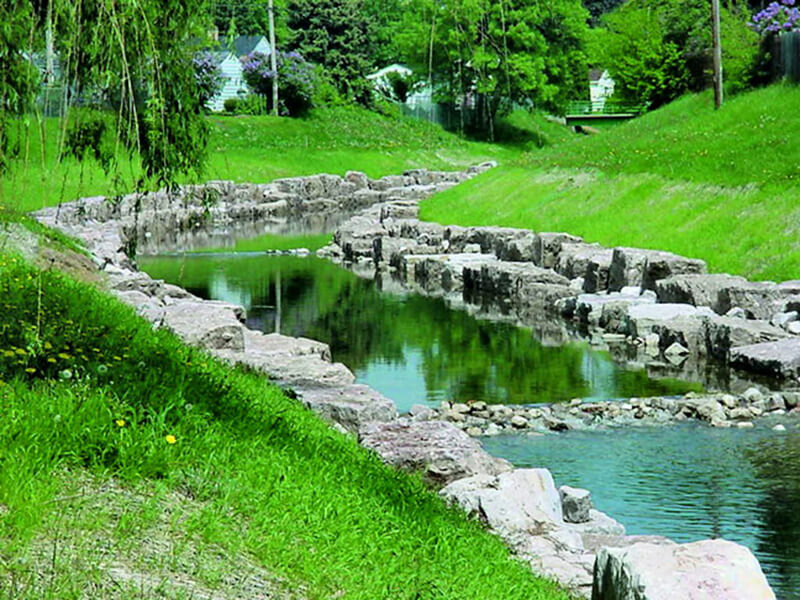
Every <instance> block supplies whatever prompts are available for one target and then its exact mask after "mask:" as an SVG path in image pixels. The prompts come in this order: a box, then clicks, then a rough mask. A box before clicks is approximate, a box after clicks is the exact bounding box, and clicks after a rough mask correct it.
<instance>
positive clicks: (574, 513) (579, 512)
mask: <svg viewBox="0 0 800 600" xmlns="http://www.w3.org/2000/svg"><path fill="white" fill-rule="evenodd" d="M558 493H559V494H560V495H561V508H562V511H563V514H564V521H566V522H567V523H586V522H587V521H589V519H590V516H589V511H590V510H592V508H594V507H593V506H592V494H591V492H590V491H589V490H583V489H580V488H573V487H569V486H568V485H562V486H561V487H560V488H558Z"/></svg>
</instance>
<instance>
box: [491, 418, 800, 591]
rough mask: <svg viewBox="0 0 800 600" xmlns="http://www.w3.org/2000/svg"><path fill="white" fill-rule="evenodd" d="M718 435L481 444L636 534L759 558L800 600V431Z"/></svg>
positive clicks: (656, 432) (764, 429)
mask: <svg viewBox="0 0 800 600" xmlns="http://www.w3.org/2000/svg"><path fill="white" fill-rule="evenodd" d="M771 425H772V423H770V422H765V421H762V422H759V423H758V424H757V427H756V429H752V430H739V429H714V428H711V427H708V426H706V425H702V424H698V423H685V424H680V425H675V426H670V427H659V428H646V429H643V428H630V429H618V430H613V431H570V432H568V433H565V434H560V435H548V436H543V437H536V436H498V437H495V438H484V446H485V447H486V449H487V450H488V451H489V453H491V454H493V455H495V456H501V457H503V458H507V459H508V460H510V461H511V462H513V463H514V464H515V465H516V466H518V467H546V468H548V469H550V471H551V472H552V473H553V477H554V478H555V480H556V482H557V484H558V485H571V486H574V487H582V488H586V489H589V490H591V491H592V498H593V500H594V504H595V506H596V507H597V508H598V509H599V510H602V511H603V512H606V513H608V514H610V515H611V516H613V517H615V518H616V519H617V520H619V521H621V522H622V523H623V524H624V525H625V527H626V529H627V532H628V533H629V534H641V535H664V536H667V537H669V538H672V539H674V540H676V541H679V542H692V541H697V540H700V539H707V538H718V537H724V538H725V539H727V540H731V541H734V542H738V543H740V544H743V545H745V546H747V547H748V548H750V549H751V550H752V551H753V552H754V553H755V554H756V556H757V557H758V559H759V562H760V563H761V567H762V569H763V570H764V572H765V573H766V575H767V578H768V579H769V580H770V584H771V585H772V587H773V589H774V590H775V592H776V593H777V594H778V598H780V599H783V600H800V429H798V424H797V422H796V421H787V429H788V431H787V432H786V433H776V432H773V431H771V430H770V427H771Z"/></svg>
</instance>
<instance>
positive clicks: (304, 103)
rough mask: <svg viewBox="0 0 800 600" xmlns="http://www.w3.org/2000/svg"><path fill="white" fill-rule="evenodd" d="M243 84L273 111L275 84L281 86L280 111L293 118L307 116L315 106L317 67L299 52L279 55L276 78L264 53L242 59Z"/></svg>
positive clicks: (280, 53)
mask: <svg viewBox="0 0 800 600" xmlns="http://www.w3.org/2000/svg"><path fill="white" fill-rule="evenodd" d="M242 63H243V66H242V69H243V71H244V80H245V81H246V82H247V85H248V86H250V89H251V90H253V92H255V93H256V94H258V95H260V96H263V97H264V98H266V99H267V103H268V107H269V108H272V106H271V102H272V82H273V80H274V79H275V77H276V75H277V77H278V82H279V98H280V100H279V102H280V106H279V107H278V108H279V111H280V113H281V114H284V115H288V116H291V117H294V116H298V115H301V114H303V113H305V112H307V111H308V110H309V109H310V108H311V107H312V105H313V97H314V88H315V87H316V74H315V71H314V66H313V65H312V64H311V63H309V62H308V61H306V60H305V59H304V58H303V57H302V56H301V55H300V54H299V53H298V52H279V53H278V55H277V57H276V64H277V69H278V71H277V74H276V73H275V72H274V71H273V70H272V68H271V65H270V58H269V56H267V55H266V54H263V53H261V52H252V53H250V54H248V55H247V56H243V57H242Z"/></svg>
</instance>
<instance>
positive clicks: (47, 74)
mask: <svg viewBox="0 0 800 600" xmlns="http://www.w3.org/2000/svg"><path fill="white" fill-rule="evenodd" d="M44 39H45V42H44V60H45V67H44V82H45V85H50V84H51V83H53V80H54V79H55V77H54V74H55V60H54V56H55V50H54V48H53V46H54V44H53V0H49V1H48V3H47V25H46V28H45V31H44Z"/></svg>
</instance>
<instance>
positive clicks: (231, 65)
mask: <svg viewBox="0 0 800 600" xmlns="http://www.w3.org/2000/svg"><path fill="white" fill-rule="evenodd" d="M253 51H254V52H262V53H264V54H269V42H267V40H266V39H264V38H262V39H261V41H259V42H258V44H256V47H255V49H254V50H253ZM219 66H220V69H221V70H222V76H223V78H224V79H225V84H224V85H223V86H222V89H221V90H220V92H219V93H218V94H217V95H216V96H214V97H213V98H212V99H211V100H209V101H208V103H207V104H206V106H207V107H208V108H209V109H210V110H212V111H214V112H220V111H222V110H224V109H225V100H227V99H228V98H238V97H239V91H240V90H242V91H244V92H245V93H246V92H248V88H247V83H245V81H244V78H243V77H242V63H241V61H240V60H239V58H238V57H236V56H235V55H234V54H233V53H229V54H228V56H227V57H226V58H225V60H223V61H222V62H221V63H220V65H219Z"/></svg>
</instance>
